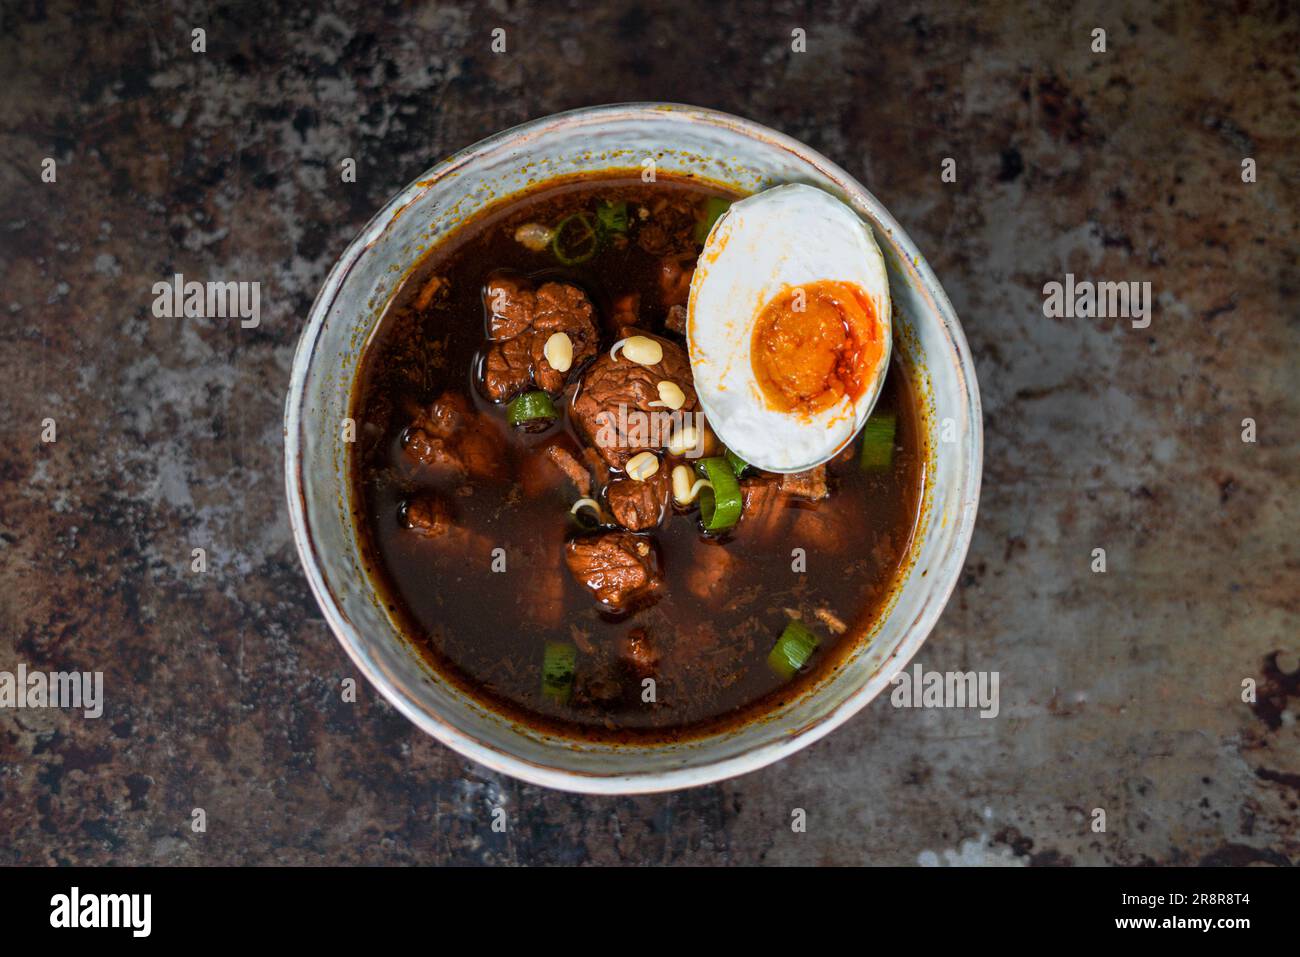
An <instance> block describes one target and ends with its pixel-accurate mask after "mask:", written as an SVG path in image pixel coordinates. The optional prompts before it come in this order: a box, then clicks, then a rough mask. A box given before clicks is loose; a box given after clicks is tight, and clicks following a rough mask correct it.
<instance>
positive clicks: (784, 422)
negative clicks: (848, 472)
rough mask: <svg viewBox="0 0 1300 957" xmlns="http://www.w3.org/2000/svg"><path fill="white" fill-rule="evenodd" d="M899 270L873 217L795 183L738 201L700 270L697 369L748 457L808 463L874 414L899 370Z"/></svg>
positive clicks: (718, 417) (694, 286) (690, 336)
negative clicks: (893, 350) (894, 299)
mask: <svg viewBox="0 0 1300 957" xmlns="http://www.w3.org/2000/svg"><path fill="white" fill-rule="evenodd" d="M890 332H891V324H890V303H889V280H888V277H887V276H886V273H885V260H884V257H883V256H882V255H881V253H880V247H879V246H877V245H876V240H875V238H874V237H873V236H872V233H871V227H870V226H868V225H867V224H866V223H864V222H863V221H862V220H861V219H860V218H859V217H858V215H857V214H856V213H855V212H854V211H853V210H852V209H850V208H849V207H848V206H846V205H845V204H844V203H842V202H840V201H839V200H838V199H836V198H835V197H834V196H831V195H830V194H829V193H826V192H823V191H822V190H820V189H816V188H814V187H812V186H804V185H790V186H778V187H776V188H774V189H769V190H766V191H764V192H762V193H757V194H755V195H754V196H751V197H749V198H748V199H744V200H741V201H740V202H738V203H736V204H734V205H733V206H732V207H731V208H730V209H728V210H727V212H726V213H724V214H723V216H722V217H721V218H720V219H719V220H718V221H717V223H715V224H714V227H713V230H712V232H710V233H709V238H708V240H707V242H706V243H705V245H704V251H703V252H702V253H701V254H700V258H699V261H698V263H697V264H696V267H695V276H694V277H693V279H692V280H691V294H690V301H689V304H688V306H687V320H686V334H687V344H688V347H689V351H690V357H691V372H692V374H693V375H694V379H695V390H696V392H697V393H698V395H699V398H700V404H701V405H702V406H703V408H704V413H705V416H706V417H707V419H708V422H709V425H711V426H712V427H713V431H714V432H716V433H717V435H718V438H720V439H721V440H722V441H723V443H725V444H726V446H727V447H728V448H729V449H731V450H732V451H733V452H735V453H736V454H737V455H739V456H740V457H741V458H743V459H744V460H745V461H747V462H749V463H750V464H752V465H755V466H757V467H758V468H760V469H764V470H767V471H770V472H801V471H803V470H805V469H809V468H812V467H813V466H814V465H819V464H821V463H822V462H825V461H827V460H828V459H830V458H832V457H833V456H834V455H835V454H836V453H838V452H839V451H840V450H841V449H843V448H844V446H846V445H847V444H848V443H849V442H851V441H852V440H853V437H854V436H855V435H857V433H858V430H859V429H861V428H862V425H863V423H865V422H866V420H867V416H868V415H870V413H871V408H872V406H874V405H875V402H876V399H877V397H878V396H879V395H880V388H881V385H882V384H883V383H884V380H885V373H886V371H887V370H888V368H889V354H890V341H891V336H890Z"/></svg>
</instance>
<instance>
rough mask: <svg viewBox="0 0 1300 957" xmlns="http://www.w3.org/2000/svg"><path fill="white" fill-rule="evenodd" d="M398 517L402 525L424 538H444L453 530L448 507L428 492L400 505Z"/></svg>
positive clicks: (453, 525)
mask: <svg viewBox="0 0 1300 957" xmlns="http://www.w3.org/2000/svg"><path fill="white" fill-rule="evenodd" d="M400 517H401V520H402V524H403V525H405V526H406V527H407V528H409V529H410V530H411V531H413V532H416V533H417V534H419V535H423V536H424V537H425V538H446V537H447V536H448V535H449V534H450V533H451V531H452V529H454V528H455V524H454V522H453V521H452V517H451V508H450V506H448V505H447V503H446V502H445V501H443V500H442V499H441V498H440V497H438V496H437V495H434V494H432V493H429V492H426V493H423V494H421V495H417V496H416V497H415V498H412V499H409V500H408V501H406V502H404V503H402V509H401V516H400Z"/></svg>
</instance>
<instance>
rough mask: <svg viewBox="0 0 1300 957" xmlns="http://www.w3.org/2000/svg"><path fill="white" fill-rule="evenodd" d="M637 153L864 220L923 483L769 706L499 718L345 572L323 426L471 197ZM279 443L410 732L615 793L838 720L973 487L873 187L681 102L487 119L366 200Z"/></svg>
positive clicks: (944, 350)
mask: <svg viewBox="0 0 1300 957" xmlns="http://www.w3.org/2000/svg"><path fill="white" fill-rule="evenodd" d="M646 158H653V160H654V163H655V166H656V168H657V169H658V170H659V171H660V172H669V173H692V174H695V175H696V176H700V177H704V178H707V179H711V180H715V181H718V182H720V183H724V184H727V185H729V186H731V187H733V188H738V189H740V190H743V191H757V190H761V189H766V188H768V187H771V186H776V185H779V184H782V183H791V182H804V183H810V184H813V185H815V186H819V187H821V188H823V189H826V190H828V191H830V192H831V193H833V194H834V195H836V196H838V197H840V198H841V199H842V200H844V201H845V202H847V203H848V204H850V205H851V206H852V207H853V208H854V209H856V210H857V212H858V213H859V214H860V215H861V216H862V217H863V219H864V220H866V221H867V222H868V223H870V224H871V226H872V227H873V228H874V230H875V233H876V239H877V241H878V242H879V244H880V247H881V250H882V251H883V252H884V255H885V261H886V265H887V267H888V270H889V279H890V292H891V295H892V298H893V307H894V326H895V333H894V335H895V347H896V348H900V349H902V350H903V352H904V354H905V355H906V356H907V357H908V359H909V360H910V361H911V362H912V364H913V366H914V368H915V369H916V371H917V373H918V375H917V377H916V378H917V385H918V389H919V393H920V402H921V405H922V407H923V411H924V412H925V416H924V417H925V420H926V424H927V431H928V442H927V452H926V455H927V459H928V461H927V464H926V469H925V473H926V491H925V496H924V502H923V512H922V516H921V522H920V526H919V529H918V533H917V536H916V538H915V541H914V543H913V546H912V552H911V557H910V564H909V565H908V567H907V570H906V573H905V577H904V580H903V581H902V583H901V586H900V587H898V588H896V589H895V591H894V594H893V598H892V601H891V604H890V605H889V606H888V607H887V609H886V611H885V613H884V615H883V616H882V617H881V619H880V620H878V621H877V622H876V624H875V625H874V626H873V627H872V629H871V631H870V632H869V633H867V634H866V635H863V636H862V638H861V640H860V641H859V643H858V646H857V647H856V649H855V650H854V651H853V652H852V653H851V654H849V655H848V656H847V657H846V658H845V660H844V662H843V664H842V665H841V666H840V667H838V668H837V669H835V670H834V671H832V672H831V673H830V674H828V675H826V676H825V677H824V678H823V679H822V680H820V681H819V682H818V683H817V684H815V685H814V686H812V687H810V688H809V689H808V690H807V691H806V692H805V693H803V694H802V695H801V696H799V697H797V698H796V699H795V700H793V701H791V702H789V703H788V704H787V705H785V706H784V707H782V708H780V709H779V710H777V711H774V712H771V713H769V714H767V715H765V716H764V717H762V718H761V719H759V720H757V721H755V722H753V723H751V724H749V725H746V726H744V727H741V728H737V729H733V730H730V731H728V732H726V733H723V734H716V735H713V736H708V737H701V738H697V739H694V740H690V741H686V742H680V743H674V744H671V745H655V746H647V745H601V744H589V743H583V742H577V741H573V740H569V739H565V738H560V737H556V736H553V735H550V734H546V733H543V732H540V731H536V730H533V729H531V728H528V727H523V726H520V725H518V724H516V723H513V722H511V721H509V720H507V719H505V718H502V717H499V716H498V715H496V714H494V713H493V712H491V711H490V710H487V709H486V708H484V707H483V706H482V705H480V704H479V703H478V702H477V701H475V700H474V699H472V698H470V697H468V696H467V695H465V694H463V693H462V692H460V691H459V690H457V689H456V688H455V687H454V686H452V685H451V684H450V683H449V682H446V681H444V680H443V679H442V678H441V677H440V676H439V675H438V674H437V673H435V672H433V671H432V670H430V668H429V667H428V665H427V664H426V663H425V662H424V660H423V659H422V658H421V657H420V656H419V655H418V654H417V653H416V652H415V651H414V650H413V649H412V648H411V647H410V646H409V645H408V644H407V643H406V642H404V641H403V639H402V638H401V636H400V635H399V633H398V631H397V629H396V628H395V626H394V624H393V622H392V621H391V620H390V619H389V617H388V615H387V614H386V613H385V611H384V608H383V606H382V604H381V603H380V602H379V601H378V599H377V597H376V593H375V589H374V586H373V585H372V583H371V581H370V580H369V578H368V577H367V574H366V573H365V571H364V570H363V568H362V562H361V557H360V554H359V551H358V542H357V537H356V534H355V532H354V529H353V526H352V521H351V513H352V510H351V508H350V504H351V496H352V491H351V488H350V486H349V482H348V468H349V454H350V448H351V446H350V445H349V444H348V443H346V442H344V441H343V435H344V430H343V428H342V423H343V420H344V418H345V417H346V416H347V414H348V402H349V394H350V392H351V389H352V384H353V379H354V376H355V374H356V371H357V364H358V359H359V358H360V354H361V350H362V347H363V346H364V344H365V342H366V341H367V338H368V336H369V335H370V332H371V331H372V329H373V328H374V326H375V323H376V322H377V321H378V319H379V317H380V315H381V313H382V311H383V308H384V305H385V303H386V302H387V300H388V299H389V297H390V296H391V295H392V293H393V292H394V291H395V289H396V288H397V286H398V284H399V283H400V281H401V279H402V277H403V276H404V275H405V274H406V272H407V270H408V269H410V267H411V266H412V265H413V264H414V263H415V262H416V260H417V259H418V258H419V257H420V256H421V254H422V253H424V252H425V251H426V250H428V249H429V248H430V247H431V246H433V245H434V244H436V243H438V242H439V241H440V240H441V239H442V238H443V237H445V236H446V235H447V234H448V233H450V232H451V231H453V230H454V229H455V228H456V227H457V226H458V225H459V224H461V223H463V222H464V221H465V220H466V219H467V218H469V217H470V216H472V215H473V214H474V213H476V212H477V211H478V210H480V209H482V208H483V207H485V206H487V205H489V204H492V203H494V202H496V201H499V200H502V199H505V198H507V197H509V196H511V195H513V194H515V193H518V192H520V191H522V190H526V189H528V188H529V187H531V186H533V185H535V184H537V183H541V182H545V181H546V180H548V179H551V178H553V177H556V176H562V175H570V174H574V173H582V172H593V173H600V172H606V171H612V170H627V169H632V170H640V169H642V164H643V161H644V160H645V159H646ZM945 424H948V426H949V427H948V428H946V429H945ZM945 438H947V439H951V440H950V441H944V439H945ZM284 442H285V483H286V486H287V492H288V498H289V513H290V517H291V520H292V524H293V534H294V540H295V542H296V543H297V546H298V551H299V554H300V555H301V556H302V563H303V568H304V570H305V571H306V573H307V578H308V581H310V583H311V587H312V590H313V591H314V592H315V594H316V599H317V601H319V602H320V606H321V608H322V610H323V611H324V613H325V617H326V619H327V620H328V621H329V623H330V627H331V628H333V630H334V633H335V634H336V635H337V636H338V639H339V641H340V642H341V643H342V644H343V647H344V649H345V650H346V651H347V653H348V655H349V656H350V657H351V659H352V661H353V663H354V664H355V665H356V667H357V668H358V669H359V670H360V671H361V672H362V674H364V675H365V676H366V678H367V679H369V681H370V682H371V684H373V685H374V686H375V687H376V688H377V689H379V691H380V692H381V693H382V694H383V695H384V697H386V698H387V699H388V700H389V701H391V702H392V703H393V705H394V706H395V707H397V709H398V710H399V711H401V712H402V713H403V714H404V715H406V716H407V717H408V718H410V719H411V720H412V721H413V722H415V724H416V725H418V726H419V727H420V728H422V729H423V730H425V731H427V732H428V733H429V734H432V735H433V736H434V737H436V738H437V739H438V740H439V741H441V742H443V743H444V744H446V745H447V746H449V747H451V748H454V749H455V750H456V751H458V752H460V753H461V754H463V755H465V756H466V757H469V758H472V759H473V760H475V761H478V762H480V763H481V764H484V765H486V766H488V767H490V768H492V769H494V770H497V771H501V772H503V773H505V774H510V775H513V776H514V777H518V778H523V779H524V780H527V781H531V782H534V783H536V784H542V785H546V786H548V787H555V788H562V789H565V790H571V791H585V792H592V793H601V794H623V793H634V792H644V791H664V790H671V789H674V788H682V787H690V786H693V785H699V784H706V783H708V782H711V781H717V780H720V779H722V778H727V777H731V776H734V775H737V774H743V773H745V772H747V771H752V770H754V769H756V768H761V767H763V766H764V765H766V764H770V763H771V762H773V761H777V760H779V759H780V758H782V757H784V756H786V755H788V754H791V753H793V752H795V751H797V750H799V749H800V748H803V747H806V746H807V745H809V744H811V743H812V742H814V741H816V740H817V739H818V738H820V737H822V736H823V735H825V734H827V733H829V732H830V731H832V730H833V729H835V728H837V727H839V726H840V725H841V724H843V723H844V722H845V721H847V720H848V719H849V718H850V717H852V716H853V715H854V714H856V713H857V712H858V711H859V710H861V709H862V708H863V707H864V706H865V705H866V704H867V702H869V701H871V700H872V699H873V698H874V697H875V696H876V695H877V694H879V693H880V691H881V690H882V689H883V688H885V687H886V686H887V685H888V684H889V680H890V678H892V677H893V676H894V675H895V674H896V673H897V672H898V671H899V670H900V669H901V668H903V667H904V666H905V665H906V664H907V662H908V661H909V660H910V659H911V658H912V656H913V655H914V654H915V653H916V651H917V649H918V648H920V647H921V644H922V643H923V642H924V641H925V639H926V636H927V635H928V634H929V633H930V629H931V628H932V627H933V626H934V623H935V621H936V620H937V619H938V617H939V614H940V612H941V611H942V610H943V607H944V604H945V603H946V602H947V600H948V597H949V595H950V594H951V593H952V589H953V586H954V585H955V583H956V581H957V577H958V574H959V573H960V571H961V567H962V563H963V561H964V559H965V556H966V549H967V546H968V545H969V543H970V538H971V531H972V529H973V527H974V524H975V511H976V506H977V504H978V500H979V487H980V468H981V461H982V446H983V432H982V425H981V419H980V401H979V391H978V387H977V384H976V381H975V371H974V367H973V365H972V363H971V357H970V351H969V349H968V348H967V345H966V337H965V336H964V335H963V333H962V329H961V325H960V324H959V323H958V321H957V317H956V316H955V315H954V314H953V311H952V306H951V305H950V304H949V302H948V298H947V296H945V295H944V292H943V289H942V288H940V286H939V283H938V281H937V280H936V279H935V277H934V274H933V273H932V272H931V271H930V268H929V267H928V266H927V265H926V263H925V260H924V259H923V258H922V257H921V254H920V253H919V252H918V251H917V249H916V247H915V246H914V245H913V244H912V241H911V240H910V239H909V238H908V237H907V234H906V233H904V232H903V230H902V229H901V228H900V227H899V225H898V223H896V222H895V221H894V218H893V217H892V216H890V215H889V213H888V211H886V209H885V208H884V206H882V205H881V204H880V202H879V201H878V200H877V199H876V198H875V197H874V196H872V195H871V194H870V193H868V192H867V191H866V190H865V189H864V188H863V187H862V186H861V184H859V183H858V182H857V181H855V180H854V179H853V178H852V177H850V176H849V175H848V174H847V173H845V172H844V171H843V170H842V169H840V168H839V167H838V166H836V165H834V164H833V163H831V162H829V161H828V160H827V159H826V158H825V157H823V156H821V155H819V154H817V153H816V152H814V151H813V150H810V149H809V148H808V147H806V146H804V145H803V144H801V143H798V142H796V141H794V140H792V139H790V138H789V137H787V136H783V135H782V134H780V133H777V132H775V131H773V130H770V129H767V128H766V127H763V126H759V125H758V124H756V123H751V122H749V121H747V120H743V119H740V118H738V117H734V116H729V115H727V114H724V113H717V112H714V111H711V110H704V109H699V108H696V107H689V106H678V105H672V104H658V103H629V104H617V105H612V106H601V107H593V108H589V109H582V110H575V111H572V112H569V113H560V114H557V115H555V116H550V117H546V118H545V119H541V120H536V121H534V122H531V123H526V124H524V125H523V126H518V127H515V128H514V129H512V130H507V131H505V132H503V133H499V134H497V135H496V136H493V137H490V138H488V139H486V140H483V141H482V142H481V143H477V144H475V145H474V146H471V147H469V148H468V149H465V150H462V151H461V152H459V153H457V154H456V155H455V156H452V157H451V158H449V159H447V160H445V161H443V162H442V163H439V164H438V165H436V166H434V167H433V168H432V169H430V170H429V171H428V172H426V173H424V174H423V175H422V176H421V177H420V178H419V179H417V180H416V181H415V182H413V183H411V184H410V185H409V186H407V187H406V188H405V189H404V190H402V191H401V193H399V194H398V195H397V196H396V197H395V198H394V199H393V200H392V201H391V202H390V203H389V204H388V205H387V206H385V207H384V209H382V210H381V211H380V212H379V214H378V215H376V216H375V217H374V219H372V220H371V221H370V223H369V224H368V225H367V226H366V228H365V229H364V230H363V231H362V232H361V235H360V236H358V237H357V238H356V239H355V240H353V242H352V244H351V245H350V246H348V248H347V250H346V251H345V252H344V253H343V255H342V257H341V258H340V259H339V261H338V263H336V264H335V266H334V268H333V269H332V270H331V271H330V274H329V277H328V279H326V281H325V285H324V287H323V288H322V289H321V291H320V294H319V295H318V296H317V297H316V302H315V304H314V305H313V306H312V310H311V315H310V317H309V318H308V321H307V325H306V328H305V329H304V330H303V333H302V339H301V341H300V342H299V344H298V351H297V354H296V356H295V357H294V363H293V374H292V380H291V383H290V386H289V397H288V402H287V405H286V408H285V422H284Z"/></svg>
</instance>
